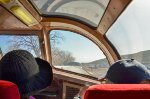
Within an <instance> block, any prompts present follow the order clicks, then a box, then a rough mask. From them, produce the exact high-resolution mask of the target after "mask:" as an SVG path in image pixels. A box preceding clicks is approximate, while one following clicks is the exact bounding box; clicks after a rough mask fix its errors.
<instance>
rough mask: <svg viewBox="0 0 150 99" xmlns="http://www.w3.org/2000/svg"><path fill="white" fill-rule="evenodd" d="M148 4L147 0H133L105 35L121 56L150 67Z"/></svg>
mask: <svg viewBox="0 0 150 99" xmlns="http://www.w3.org/2000/svg"><path fill="white" fill-rule="evenodd" d="M149 4H150V1H149V0H133V1H132V3H131V4H130V5H129V6H128V8H127V9H126V10H125V11H124V12H123V13H122V15H121V16H120V17H119V18H118V19H117V21H116V22H115V23H114V25H113V26H112V27H111V28H110V29H109V31H108V32H107V33H106V36H107V38H108V39H109V40H110V41H111V42H112V44H113V45H114V46H115V47H116V49H117V50H118V52H119V54H120V55H121V57H122V58H134V59H136V60H138V61H139V62H141V63H143V64H144V65H145V66H147V67H148V68H149V69H150V45H149V42H150V25H149V23H150V20H149V18H150V13H148V11H149V10H150V6H149Z"/></svg>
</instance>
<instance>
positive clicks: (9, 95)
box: [0, 80, 20, 99]
mask: <svg viewBox="0 0 150 99" xmlns="http://www.w3.org/2000/svg"><path fill="white" fill-rule="evenodd" d="M0 99H20V93H19V90H18V87H17V85H15V84H14V83H12V82H9V81H3V80H0Z"/></svg>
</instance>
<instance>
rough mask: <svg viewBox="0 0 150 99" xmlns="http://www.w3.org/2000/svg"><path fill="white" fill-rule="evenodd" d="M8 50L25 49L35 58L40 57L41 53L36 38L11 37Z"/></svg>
mask: <svg viewBox="0 0 150 99" xmlns="http://www.w3.org/2000/svg"><path fill="white" fill-rule="evenodd" d="M9 42H10V43H12V44H11V46H10V50H16V49H22V48H23V49H25V50H28V51H29V52H32V53H34V54H35V56H37V57H41V51H40V47H39V43H38V38H37V37H36V36H13V37H12V38H11V39H10V41H9Z"/></svg>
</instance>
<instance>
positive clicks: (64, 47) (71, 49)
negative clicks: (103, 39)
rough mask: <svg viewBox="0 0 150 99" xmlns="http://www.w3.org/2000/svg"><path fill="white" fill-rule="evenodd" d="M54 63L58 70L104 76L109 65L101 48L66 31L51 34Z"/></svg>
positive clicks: (78, 35) (53, 31) (55, 31)
mask: <svg viewBox="0 0 150 99" xmlns="http://www.w3.org/2000/svg"><path fill="white" fill-rule="evenodd" d="M50 42H51V49H52V63H53V65H54V66H55V67H56V68H60V69H64V70H69V71H72V72H76V73H80V74H85V75H90V76H93V77H100V76H102V75H103V74H104V73H105V72H106V71H107V69H108V67H109V64H108V61H107V59H106V56H105V55H104V54H103V52H102V51H101V50H100V49H99V47H98V46H97V45H96V44H95V43H93V42H92V41H91V40H89V39H87V38H86V37H84V36H82V35H80V34H77V33H74V32H70V31H64V30H52V31H51V32H50Z"/></svg>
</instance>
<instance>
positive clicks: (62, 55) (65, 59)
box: [52, 48, 75, 66]
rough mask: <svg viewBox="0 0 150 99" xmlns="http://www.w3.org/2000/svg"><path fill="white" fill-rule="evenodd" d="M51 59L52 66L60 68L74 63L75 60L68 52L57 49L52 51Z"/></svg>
mask: <svg viewBox="0 0 150 99" xmlns="http://www.w3.org/2000/svg"><path fill="white" fill-rule="evenodd" d="M52 59H53V64H54V65H56V66H61V65H64V64H67V63H70V62H74V61H75V58H74V57H73V56H72V54H71V53H70V52H68V51H62V50H60V49H58V48H53V49H52Z"/></svg>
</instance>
